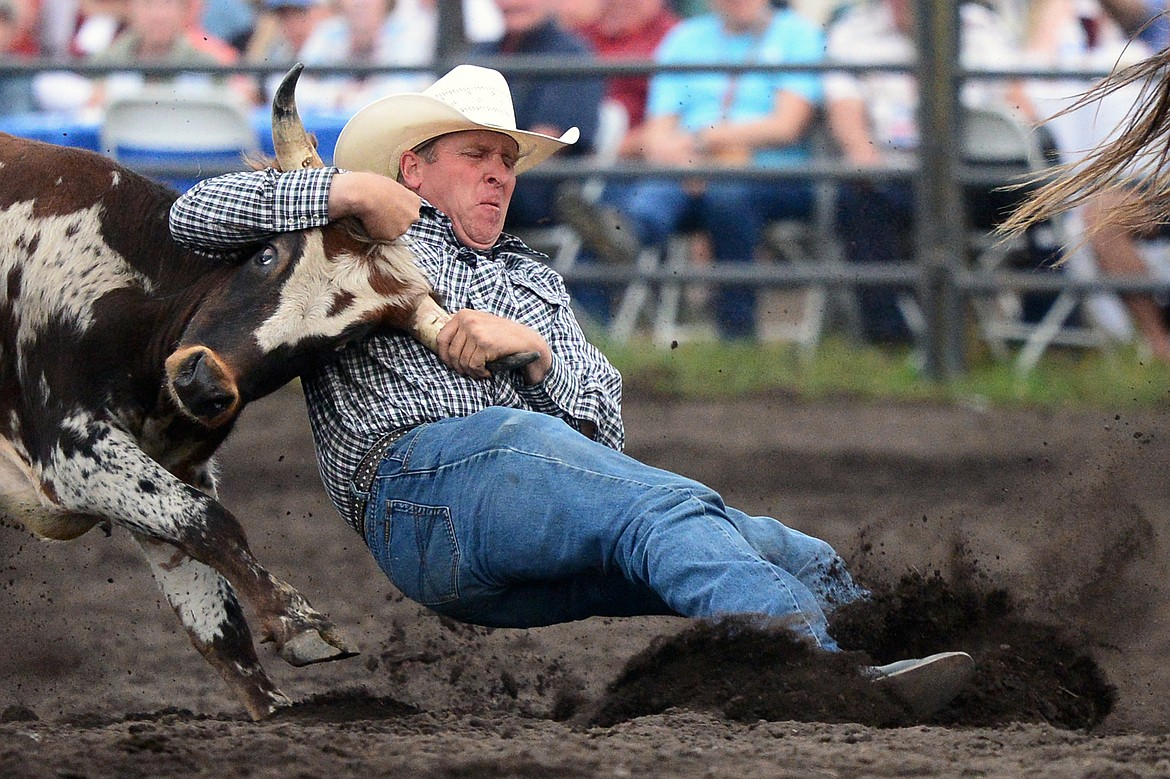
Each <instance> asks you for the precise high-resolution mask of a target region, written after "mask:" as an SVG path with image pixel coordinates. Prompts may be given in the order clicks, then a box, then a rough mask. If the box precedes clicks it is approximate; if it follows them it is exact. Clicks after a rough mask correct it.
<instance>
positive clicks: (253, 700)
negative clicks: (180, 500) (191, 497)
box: [134, 534, 292, 720]
mask: <svg viewBox="0 0 1170 779" xmlns="http://www.w3.org/2000/svg"><path fill="white" fill-rule="evenodd" d="M134 538H135V540H136V541H137V542H138V545H139V546H140V547H142V551H143V552H144V553H145V554H146V559H147V560H148V561H149V562H150V570H151V572H152V573H153V574H154V579H155V581H156V582H158V585H159V587H160V588H161V589H162V591H163V594H164V595H166V598H167V602H168V603H169V604H171V608H172V609H174V611H175V614H176V615H177V616H178V617H179V622H181V623H182V624H183V627H184V628H185V629H186V631H187V635H188V636H189V637H190V639H191V643H192V644H194V645H195V648H196V649H198V650H199V654H201V655H203V657H204V659H205V660H207V662H208V663H210V664H211V667H212V668H214V669H215V670H216V671H218V672H219V675H220V676H222V677H223V680H224V681H225V682H227V684H228V687H230V688H231V690H232V693H233V694H234V695H235V696H236V698H237V699H238V700H239V701H240V702H241V703H242V704H243V705H244V708H245V709H246V710H247V711H248V714H249V716H251V717H252V719H254V720H262V719H265V718H267V717H270V716H272V714H274V713H275V712H276V711H277V710H278V709H280V708H282V707H284V706H289V705H291V704H292V701H290V700H289V699H288V698H287V697H286V696H285V694H284V693H282V692H281V691H280V690H279V689H278V688H277V687H276V685H275V684H274V683H273V681H272V680H271V679H270V678H269V677H268V674H267V673H266V672H265V671H264V668H263V666H261V665H260V660H259V659H258V658H257V657H256V648H255V646H253V644H252V632H251V631H250V630H249V629H248V623H247V621H246V620H245V619H244V613H243V611H242V610H241V609H240V603H239V601H238V600H236V594H235V591H233V590H232V586H231V584H229V583H228V581H227V580H226V579H224V578H223V577H222V576H220V575H219V574H218V573H216V572H215V571H214V570H213V569H211V568H208V567H207V566H206V565H204V564H203V563H201V562H199V561H198V560H194V559H192V558H190V557H188V556H187V555H185V554H183V553H182V552H180V551H179V550H178V549H176V548H175V547H173V546H171V545H170V544H168V543H164V542H162V541H157V540H155V539H153V538H148V537H146V536H142V535H138V534H135V535H134Z"/></svg>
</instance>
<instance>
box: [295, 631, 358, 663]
mask: <svg viewBox="0 0 1170 779" xmlns="http://www.w3.org/2000/svg"><path fill="white" fill-rule="evenodd" d="M356 654H358V653H357V651H356V650H353V649H350V648H349V646H348V645H347V644H346V643H345V642H344V641H342V640H341V639H339V638H337V637H336V636H334V635H333V634H332V633H327V632H321V631H317V630H306V631H305V632H303V633H300V634H298V635H296V636H293V637H292V638H290V639H289V640H288V641H286V642H285V643H284V646H282V647H281V648H280V656H281V657H283V658H284V660H285V662H287V663H288V664H289V665H295V666H297V667H298V668H299V667H300V666H302V665H312V664H313V663H324V662H328V661H330V660H344V659H345V658H347V657H353V656H354V655H356Z"/></svg>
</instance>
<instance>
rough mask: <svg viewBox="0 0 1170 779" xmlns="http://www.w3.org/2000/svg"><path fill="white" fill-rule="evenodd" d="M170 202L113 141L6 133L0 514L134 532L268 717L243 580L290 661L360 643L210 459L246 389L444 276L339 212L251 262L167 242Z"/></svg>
mask: <svg viewBox="0 0 1170 779" xmlns="http://www.w3.org/2000/svg"><path fill="white" fill-rule="evenodd" d="M174 197H175V194H174V193H173V192H171V191H170V190H168V189H166V188H165V187H162V186H160V185H157V184H155V183H153V182H151V181H149V180H147V179H145V178H143V177H141V176H138V175H136V174H134V173H132V172H130V171H128V170H126V169H124V168H122V167H120V166H118V165H116V164H115V163H113V162H112V161H110V160H108V159H106V158H104V157H101V156H99V155H96V154H92V153H89V152H85V151H79V150H75V149H66V148H61V147H56V146H51V145H48V144H42V143H37V142H34V141H28V140H24V139H18V138H13V137H11V136H6V135H2V134H0V274H2V278H3V282H4V284H5V287H6V295H5V298H4V300H3V302H2V303H0V515H3V516H5V517H6V518H8V519H12V520H16V521H19V522H21V523H23V524H24V525H25V526H26V527H28V528H29V529H30V530H32V531H33V532H34V533H36V534H38V535H40V536H42V537H45V538H49V539H58V540H66V539H70V538H74V537H76V536H78V535H80V534H81V533H84V532H85V531H86V530H88V529H89V528H91V527H93V526H94V525H95V524H97V523H112V524H114V525H119V526H122V527H124V528H126V529H127V530H128V531H130V532H131V533H132V534H133V536H134V537H135V539H136V540H137V541H138V543H139V545H140V546H141V547H142V549H143V550H144V552H145V553H146V555H147V558H148V559H149V561H150V563H151V567H152V570H153V572H154V574H155V577H156V579H157V580H158V582H159V584H160V586H161V588H162V589H163V591H164V593H165V594H166V597H167V599H168V601H169V603H170V604H171V606H172V608H173V609H174V610H175V612H176V614H177V615H178V616H179V618H180V620H181V621H182V623H183V625H184V627H185V628H186V630H187V632H188V634H189V636H190V637H191V639H192V641H193V643H194V644H195V646H196V647H197V648H198V649H199V651H200V652H201V653H202V654H203V655H204V656H205V657H206V658H207V659H208V660H209V662H211V663H212V665H213V666H215V668H216V669H217V670H218V671H219V672H220V674H221V675H222V676H223V677H224V678H225V680H226V681H227V682H228V684H229V686H231V688H232V689H233V691H234V692H235V694H236V695H237V696H238V697H239V699H240V700H241V701H242V702H243V704H244V706H245V707H246V708H247V710H248V712H249V713H250V714H251V715H252V716H253V717H255V718H261V717H264V716H267V715H268V714H270V713H272V712H273V711H274V710H275V709H276V708H277V707H279V706H281V705H285V704H287V703H288V699H287V698H286V697H285V696H284V695H283V694H282V693H281V692H280V691H279V690H278V689H277V688H276V686H275V685H274V684H273V683H272V681H271V680H270V679H269V677H268V676H267V675H266V674H265V672H264V670H263V668H262V667H261V666H260V664H259V662H258V659H257V656H256V652H255V649H254V647H253V642H252V637H251V633H250V630H249V627H248V625H247V623H246V622H245V620H244V617H243V614H242V611H241V608H240V604H239V602H238V600H237V598H236V594H235V593H236V592H237V591H238V592H239V593H240V594H241V595H243V596H244V597H246V598H247V599H249V601H250V602H251V603H252V605H253V606H254V608H255V611H256V614H257V617H258V619H259V621H260V623H261V624H260V635H261V638H262V639H263V640H272V641H274V642H275V643H276V646H277V648H278V649H279V651H280V653H281V655H282V656H283V657H284V658H285V659H286V660H288V661H289V662H291V663H293V664H294V665H303V664H306V663H311V662H318V661H322V660H331V659H336V658H339V657H344V656H348V655H350V654H352V652H351V651H350V649H349V647H348V646H347V645H346V644H345V642H344V641H342V640H341V639H340V638H339V637H338V636H337V635H336V634H335V631H334V629H333V626H332V624H331V623H330V622H329V621H328V620H327V619H326V618H325V617H324V616H322V615H321V614H319V613H318V612H316V611H315V610H313V609H312V607H310V606H309V604H308V603H307V602H306V601H305V599H304V598H303V597H301V596H300V595H299V594H298V593H297V592H296V591H295V590H293V589H292V588H291V587H290V586H288V585H287V584H284V583H283V582H281V581H279V580H277V579H275V578H274V577H272V576H271V575H270V574H269V573H268V572H267V571H265V570H264V568H263V567H262V566H261V565H260V564H259V563H258V562H257V561H256V559H255V558H254V557H253V555H252V553H251V552H250V550H249V549H248V545H247V541H246V539H245V536H244V533H243V530H242V529H241V527H240V525H239V523H238V522H237V520H236V519H235V518H234V517H233V516H232V514H231V513H230V512H229V511H228V510H227V509H225V508H224V507H223V506H222V505H221V504H220V503H219V502H218V501H217V500H216V497H215V496H216V490H215V481H214V472H213V463H212V456H213V454H214V452H215V450H216V448H217V447H218V446H219V444H220V443H221V442H222V441H223V440H224V438H225V437H226V435H227V434H228V432H229V431H230V429H231V426H232V424H233V422H234V420H235V418H236V416H237V414H238V413H239V411H240V409H241V408H242V407H243V405H244V404H245V403H247V402H248V401H250V400H252V399H255V398H257V397H260V396H262V395H264V394H266V393H268V392H271V391H272V390H274V389H276V388H277V387H279V386H281V385H282V384H284V383H285V382H286V381H288V380H289V379H291V378H292V377H293V376H295V375H296V374H297V372H299V371H300V370H301V369H303V368H304V367H305V365H306V364H307V361H308V360H311V359H313V358H314V356H315V355H318V354H320V353H321V352H322V351H323V350H329V349H332V348H334V347H336V346H338V345H339V344H341V343H343V342H345V341H347V340H350V339H353V338H356V337H358V336H360V335H362V334H364V333H365V332H367V331H368V330H369V329H370V328H371V327H374V326H385V325H389V326H393V327H399V328H403V329H408V328H409V326H410V324H411V322H412V321H413V318H415V317H417V316H418V314H417V311H416V308H417V304H418V302H419V300H420V299H426V300H428V302H429V298H428V294H429V287H428V285H427V282H426V280H425V278H424V277H423V276H422V274H421V272H420V271H419V270H418V269H417V268H416V267H415V266H414V265H413V263H412V262H411V261H410V257H409V254H408V253H407V252H406V250H405V249H403V248H402V247H400V246H396V245H389V244H380V245H379V244H375V245H370V244H368V243H363V242H362V241H360V240H359V239H357V238H355V237H354V236H353V235H352V234H351V231H348V230H346V229H344V227H342V226H339V225H330V226H329V227H327V228H324V229H318V230H309V231H305V232H301V233H290V234H285V235H281V236H279V237H277V238H275V239H273V240H272V241H270V242H269V243H268V244H267V245H266V246H265V247H262V248H261V249H259V250H258V251H257V252H256V253H255V254H253V255H252V256H251V257H248V258H246V259H243V260H242V261H241V262H239V263H236V264H228V263H224V262H222V261H216V260H212V259H208V258H204V257H201V256H199V255H197V254H194V253H192V252H188V251H185V250H183V249H182V248H181V247H178V246H177V245H176V244H175V243H174V242H173V241H172V239H171V237H170V234H169V230H168V228H167V215H168V209H169V207H170V205H171V203H172V202H173V200H174ZM229 582H230V583H229Z"/></svg>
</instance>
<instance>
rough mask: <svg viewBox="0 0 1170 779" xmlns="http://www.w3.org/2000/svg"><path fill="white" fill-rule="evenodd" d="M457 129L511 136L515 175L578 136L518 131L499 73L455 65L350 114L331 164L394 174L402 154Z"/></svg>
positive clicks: (574, 132) (575, 132) (574, 131)
mask: <svg viewBox="0 0 1170 779" xmlns="http://www.w3.org/2000/svg"><path fill="white" fill-rule="evenodd" d="M461 130H491V131H493V132H499V133H503V134H504V135H508V136H510V137H512V138H514V139H515V140H516V143H517V144H519V146H520V157H519V160H518V161H517V162H516V173H518V174H519V173H523V172H524V171H526V170H528V169H529V168H532V167H533V166H535V165H537V164H538V163H540V162H542V161H544V160H545V159H547V158H548V156H549V155H550V154H552V153H553V152H555V151H557V150H558V149H562V148H564V147H565V146H568V145H569V144H572V143H576V142H577V138H578V137H579V136H580V135H581V133H580V131H579V130H578V129H577V128H576V127H570V128H569V129H568V130H566V131H565V133H564V135H562V136H561V137H560V138H554V137H552V136H551V135H542V134H541V133H534V132H529V131H527V130H518V129H516V114H515V111H514V110H513V109H512V93H511V91H510V90H509V89H508V82H507V81H505V80H504V76H503V74H501V73H500V72H499V71H497V70H491V69H489V68H481V67H478V66H476V65H459V66H457V67H455V68H454V69H453V70H451V72H450V73H448V74H447V75H445V76H443V77H442V78H441V79H439V80H438V81H436V82H435V83H434V84H432V85H431V86H429V87H427V88H426V89H424V90H423V91H422V92H408V93H403V94H398V95H390V96H388V97H384V98H382V99H380V100H376V101H374V102H373V103H371V104H370V105H368V106H366V107H365V108H363V109H362V110H360V111H358V112H357V113H356V114H354V116H353V118H352V119H350V120H349V121H348V122H347V123H346V125H345V127H344V128H343V129H342V130H341V135H340V136H339V137H338V139H337V146H336V147H335V148H334V151H333V162H334V164H336V165H337V167H339V168H345V169H347V170H365V171H372V172H374V173H382V174H385V175H390V176H397V175H398V169H399V165H400V164H401V162H402V154H403V152H405V151H407V150H408V149H413V148H414V147H416V146H418V145H419V144H421V143H424V142H425V141H429V140H430V139H432V138H437V137H438V136H440V135H445V134H447V133H453V132H459V131H461Z"/></svg>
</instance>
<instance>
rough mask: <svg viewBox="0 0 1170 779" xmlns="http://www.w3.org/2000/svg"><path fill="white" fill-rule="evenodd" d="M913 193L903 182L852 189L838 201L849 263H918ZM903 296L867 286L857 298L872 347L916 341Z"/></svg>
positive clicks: (840, 228) (840, 231)
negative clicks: (901, 300) (901, 305)
mask: <svg viewBox="0 0 1170 779" xmlns="http://www.w3.org/2000/svg"><path fill="white" fill-rule="evenodd" d="M914 208H915V198H914V188H913V186H912V185H910V184H905V183H902V182H893V183H882V184H851V185H845V186H842V187H841V188H840V189H839V190H838V195H837V235H838V237H839V238H840V239H841V242H842V244H843V247H844V253H845V259H846V261H847V262H853V263H859V264H863V265H864V264H879V265H880V264H886V263H893V262H910V261H912V260H913V258H914V255H913V247H912V243H911V241H912V240H913V234H914ZM899 294H900V293H899V290H897V289H895V288H893V287H871V286H864V287H861V288H860V291H859V292H858V295H857V297H858V303H859V306H860V309H861V328H862V334H863V336H864V337H865V339H866V340H867V341H873V342H878V343H882V342H895V343H896V342H905V341H908V340H909V339H910V337H911V334H910V328H909V327H908V326H907V324H906V321H905V319H904V318H903V316H902V313H901V311H900V310H899V309H898V302H897V301H898V295H899Z"/></svg>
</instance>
